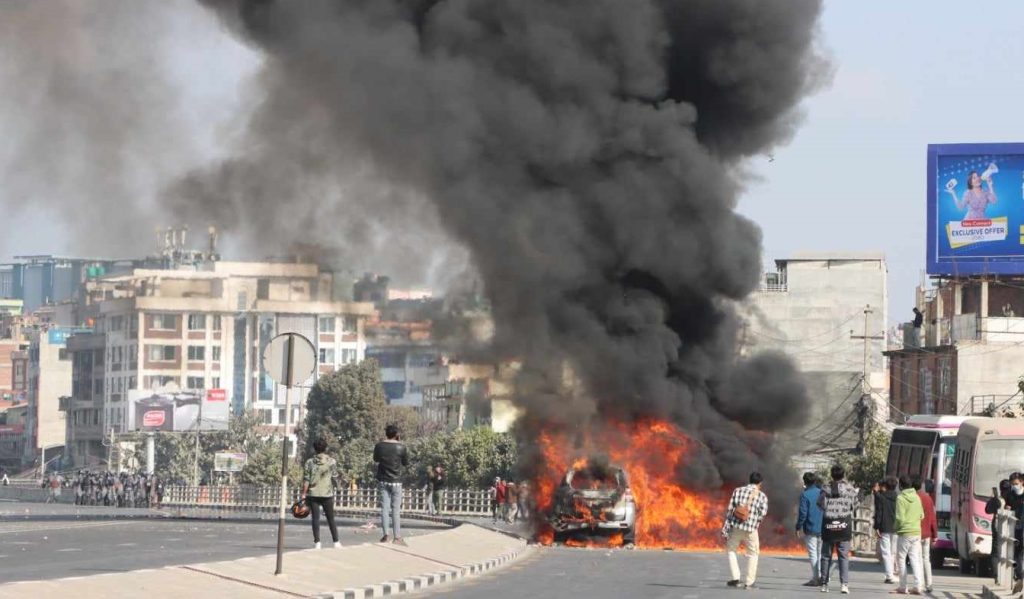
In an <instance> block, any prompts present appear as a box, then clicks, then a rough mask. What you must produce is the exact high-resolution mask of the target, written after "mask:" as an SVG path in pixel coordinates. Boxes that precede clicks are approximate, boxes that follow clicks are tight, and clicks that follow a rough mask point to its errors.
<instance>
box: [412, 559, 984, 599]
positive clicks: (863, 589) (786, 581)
mask: <svg viewBox="0 0 1024 599" xmlns="http://www.w3.org/2000/svg"><path fill="white" fill-rule="evenodd" d="M741 567H743V563H742V562H741ZM809 569H810V566H809V565H808V564H807V562H806V561H805V560H804V559H802V558H797V557H771V556H761V559H760V565H759V568H758V579H757V586H758V587H759V588H757V589H756V590H750V591H747V592H748V593H751V594H753V596H757V597H779V598H789V597H797V598H799V597H806V598H808V599H809V598H811V597H818V596H821V595H822V593H821V592H820V590H819V589H818V588H808V587H802V586H800V585H801V583H803V582H805V581H806V580H807V578H808V577H809V576H808V575H809ZM728 578H729V566H728V563H727V561H726V557H725V554H724V553H689V552H671V551H643V550H637V551H626V550H607V549H605V550H586V549H569V548H565V547H539V548H536V549H534V550H533V551H532V552H531V553H530V554H528V555H527V556H526V557H524V558H522V559H520V560H518V561H516V562H513V563H512V564H511V565H509V566H506V567H504V568H499V569H498V570H495V571H494V572H493V573H490V574H486V575H483V576H479V577H475V578H467V579H464V580H461V581H458V582H455V583H453V584H451V585H447V586H443V587H439V588H437V589H436V590H430V591H427V592H425V593H423V595H421V596H427V597H432V598H444V599H462V598H466V599H470V598H474V599H475V598H479V597H486V598H487V599H523V598H529V599H548V598H551V599H555V598H558V599H563V598H565V597H586V598H587V599H618V598H621V597H644V598H645V599H659V598H665V599H668V598H671V599H705V598H714V597H736V595H737V593H739V592H740V591H739V590H737V589H733V588H729V587H726V586H725V581H726V580H728ZM838 578H839V576H838V572H836V573H835V574H834V576H833V583H832V589H831V592H830V593H829V596H831V595H839V580H838ZM881 581H882V575H881V570H880V567H879V566H878V565H877V564H874V563H871V562H868V561H856V562H854V563H852V569H851V574H850V589H851V595H850V596H851V597H889V596H890V594H889V593H890V591H892V590H893V588H894V587H893V586H887V585H883V584H881ZM981 585H982V580H981V579H964V578H961V577H960V576H959V575H958V574H956V573H955V571H954V570H953V569H952V568H946V569H944V570H942V574H941V575H940V577H937V578H936V583H935V590H936V592H935V593H934V594H933V595H932V596H934V597H944V598H954V597H956V598H963V597H980V593H981ZM839 596H842V595H839Z"/></svg>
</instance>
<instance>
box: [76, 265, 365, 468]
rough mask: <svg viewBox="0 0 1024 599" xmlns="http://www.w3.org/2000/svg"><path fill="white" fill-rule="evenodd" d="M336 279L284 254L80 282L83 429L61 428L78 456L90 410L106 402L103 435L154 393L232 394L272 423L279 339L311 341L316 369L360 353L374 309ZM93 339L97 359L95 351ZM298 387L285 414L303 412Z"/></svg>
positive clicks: (122, 426)
mask: <svg viewBox="0 0 1024 599" xmlns="http://www.w3.org/2000/svg"><path fill="white" fill-rule="evenodd" d="M335 287H336V286H335V282H334V278H333V275H332V273H329V272H324V271H321V270H320V268H319V267H318V266H317V265H316V264H310V263H287V262H280V263H278V262H223V261H216V262H211V261H205V262H200V263H197V264H190V265H186V266H182V267H179V268H176V269H167V270H160V269H134V270H132V271H131V272H129V273H126V274H122V275H118V276H108V277H101V278H97V279H94V280H90V281H87V282H86V284H85V293H84V297H85V305H84V307H83V308H82V315H83V317H84V318H85V319H87V320H89V321H90V322H94V323H95V332H94V333H93V334H92V335H85V336H84V338H83V339H82V340H81V341H76V342H74V343H73V344H72V345H71V349H72V350H73V352H74V353H76V354H77V353H78V352H82V356H83V357H81V358H79V357H78V356H77V355H76V356H75V359H74V364H75V366H76V368H77V369H79V370H77V371H76V373H75V375H74V377H73V378H74V379H75V380H76V381H79V383H80V384H79V385H77V386H76V387H75V392H74V394H73V396H72V399H71V401H70V404H69V405H68V406H67V407H68V409H69V410H70V411H71V414H72V416H71V420H70V426H71V427H72V429H76V427H81V428H82V429H83V430H81V431H79V430H71V431H68V432H67V433H66V437H67V438H68V439H69V440H74V441H75V443H76V444H77V443H78V442H79V441H82V444H81V445H79V446H76V449H75V455H76V460H77V459H80V458H82V459H85V458H86V456H93V455H95V454H94V450H95V448H96V445H95V441H96V438H97V437H96V431H95V430H94V428H95V426H96V425H95V422H96V420H97V416H96V415H95V413H94V412H93V410H96V409H100V410H101V413H100V414H99V416H98V419H99V421H100V423H101V427H102V431H101V432H102V434H109V433H110V431H111V430H113V432H115V433H123V432H127V431H128V430H130V429H131V428H132V426H131V423H129V422H128V421H127V418H128V414H129V410H128V402H129V401H132V400H133V399H136V398H140V397H142V396H148V395H150V394H152V393H153V392H156V391H164V390H178V389H180V390H193V391H205V392H207V393H216V394H218V395H222V396H225V397H227V398H228V400H229V401H230V402H231V408H232V413H234V414H239V413H241V412H242V411H243V410H246V409H255V410H257V412H258V413H259V414H260V416H261V418H262V421H263V423H264V424H265V425H266V426H267V427H269V428H273V427H274V426H276V425H280V424H283V423H284V419H285V407H284V399H285V394H284V388H283V387H280V386H278V385H276V384H275V383H274V381H272V380H271V379H270V377H269V376H268V375H267V373H266V372H265V371H264V370H263V368H262V360H261V357H262V355H263V350H264V349H265V348H266V346H267V344H268V343H269V342H270V340H271V339H272V338H273V337H274V336H276V335H278V334H281V333H286V332H296V333H300V334H302V335H304V336H305V337H306V338H308V339H309V340H310V341H311V342H312V343H313V344H314V346H315V350H316V353H317V361H318V363H319V366H318V369H317V373H316V375H321V374H326V373H328V372H331V371H333V370H334V369H336V368H338V367H340V366H341V365H343V364H348V363H352V362H357V361H360V360H362V359H363V357H364V356H365V353H366V342H365V337H364V334H365V333H364V329H365V320H366V319H367V317H369V316H370V315H371V314H372V312H373V306H372V304H369V303H361V302H350V301H340V300H338V299H337V298H336V296H335V292H334V290H335ZM100 346H102V348H103V356H102V358H99V357H98V356H97V355H96V353H95V352H96V351H97V348H98V347H100ZM85 355H90V356H91V358H87V357H84V356H85ZM100 366H102V372H103V375H102V377H99V372H100ZM311 380H312V379H311ZM87 381H91V384H90V383H89V382H87ZM305 393H306V389H301V390H300V393H299V394H295V395H294V396H293V398H292V401H293V403H292V406H293V408H292V410H293V414H292V418H291V420H292V422H297V421H298V420H299V419H301V416H302V414H301V406H302V405H303V403H304V398H305ZM76 412H77V413H79V419H78V420H77V422H78V424H77V425H76V420H75V416H74V414H75V413H76ZM79 449H80V450H81V451H78V450H79Z"/></svg>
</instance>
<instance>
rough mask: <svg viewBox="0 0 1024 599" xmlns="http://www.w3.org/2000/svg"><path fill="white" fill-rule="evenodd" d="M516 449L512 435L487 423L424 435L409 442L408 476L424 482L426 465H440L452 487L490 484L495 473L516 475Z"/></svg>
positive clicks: (414, 480) (421, 482) (508, 476)
mask: <svg viewBox="0 0 1024 599" xmlns="http://www.w3.org/2000/svg"><path fill="white" fill-rule="evenodd" d="M516 449H517V448H516V444H515V440H514V439H513V437H512V436H511V435H509V434H508V433H496V432H494V431H493V430H491V429H489V428H486V427H477V428H472V429H468V430H460V431H453V432H447V433H441V434H437V435H433V436H430V437H424V438H422V439H419V440H416V441H414V442H413V443H412V444H410V448H409V450H410V454H411V459H410V463H409V468H408V470H407V472H406V478H407V479H408V482H410V483H412V484H424V483H425V482H426V481H425V479H426V472H427V469H428V468H430V467H432V466H437V465H440V466H443V467H444V468H445V470H446V471H447V474H448V484H449V485H450V486H452V487H463V488H483V487H487V486H488V485H489V484H490V481H491V480H493V479H494V477H495V476H501V477H502V478H512V477H513V475H514V474H515V464H516V459H517V451H516Z"/></svg>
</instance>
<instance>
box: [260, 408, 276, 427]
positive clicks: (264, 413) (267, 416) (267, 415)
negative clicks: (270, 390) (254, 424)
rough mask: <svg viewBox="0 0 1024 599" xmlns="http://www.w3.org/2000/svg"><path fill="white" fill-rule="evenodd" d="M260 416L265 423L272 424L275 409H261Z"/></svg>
mask: <svg viewBox="0 0 1024 599" xmlns="http://www.w3.org/2000/svg"><path fill="white" fill-rule="evenodd" d="M260 416H261V417H262V419H263V424H270V423H271V422H272V421H273V419H274V411H273V410H260Z"/></svg>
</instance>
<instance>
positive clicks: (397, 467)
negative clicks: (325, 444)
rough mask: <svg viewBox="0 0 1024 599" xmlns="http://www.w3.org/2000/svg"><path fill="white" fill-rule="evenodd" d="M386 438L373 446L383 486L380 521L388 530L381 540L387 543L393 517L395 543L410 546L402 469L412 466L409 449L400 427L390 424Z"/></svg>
mask: <svg viewBox="0 0 1024 599" xmlns="http://www.w3.org/2000/svg"><path fill="white" fill-rule="evenodd" d="M384 436H385V437H387V438H386V439H384V440H383V441H380V442H378V443H377V445H376V446H375V447H374V448H373V461H374V462H376V463H377V484H378V485H379V487H380V524H381V528H382V529H384V536H383V537H381V539H380V542H381V543H387V542H388V540H389V537H388V528H389V524H390V523H389V521H388V520H389V517H390V520H391V522H393V523H394V535H395V540H394V543H395V545H402V546H403V547H405V546H406V543H405V540H404V539H402V517H401V512H402V468H403V467H405V466H408V465H409V452H408V451H407V450H406V449H405V445H403V444H402V443H401V442H400V441H399V439H398V427H397V426H395V425H394V424H389V425H387V427H386V428H385V429H384Z"/></svg>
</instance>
